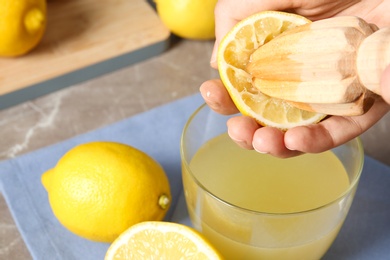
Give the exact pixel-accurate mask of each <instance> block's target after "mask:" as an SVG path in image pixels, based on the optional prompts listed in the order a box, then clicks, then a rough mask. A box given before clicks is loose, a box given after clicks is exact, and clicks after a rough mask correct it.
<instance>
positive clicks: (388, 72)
mask: <svg viewBox="0 0 390 260" xmlns="http://www.w3.org/2000/svg"><path fill="white" fill-rule="evenodd" d="M381 95H382V98H383V99H384V100H385V101H386V102H387V103H388V104H390V65H389V66H387V68H386V69H385V71H384V72H383V74H382V78H381Z"/></svg>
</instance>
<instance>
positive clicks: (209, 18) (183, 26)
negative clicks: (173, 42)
mask: <svg viewBox="0 0 390 260" xmlns="http://www.w3.org/2000/svg"><path fill="white" fill-rule="evenodd" d="M155 2H156V7H157V13H158V14H159V16H160V18H161V20H162V22H163V23H164V24H165V26H167V27H168V29H170V30H171V32H172V33H174V34H176V35H177V36H180V37H182V38H187V39H196V40H207V39H213V38H214V37H215V32H214V30H215V22H214V8H215V4H216V3H217V0H155Z"/></svg>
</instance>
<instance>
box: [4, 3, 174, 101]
mask: <svg viewBox="0 0 390 260" xmlns="http://www.w3.org/2000/svg"><path fill="white" fill-rule="evenodd" d="M169 35H170V32H169V30H168V29H167V28H166V27H165V26H164V25H163V24H162V22H161V21H160V19H159V17H158V15H157V14H156V12H155V10H154V9H153V8H152V6H151V5H150V4H149V3H148V2H147V1H146V0H104V1H96V0H48V26H47V30H46V32H45V35H44V37H43V39H42V41H41V43H40V44H39V45H38V47H37V48H35V49H34V50H33V51H32V52H30V53H28V54H27V55H25V56H22V57H18V58H0V108H3V107H6V106H9V105H12V104H13V103H17V102H21V101H24V100H27V99H28V98H34V97H36V96H39V95H41V94H45V93H48V92H50V91H53V90H56V89H58V88H60V87H64V86H66V85H69V84H72V83H76V82H80V81H81V80H85V79H88V78H91V77H93V76H97V75H99V74H102V73H105V72H108V71H110V70H111V71H112V70H113V69H117V68H120V67H121V66H122V67H123V66H126V65H128V64H131V63H133V62H135V61H139V60H142V59H143V58H147V57H149V56H151V55H155V54H158V53H160V52H162V51H163V50H165V49H166V47H167V46H168V44H167V41H168V39H169ZM132 54H133V55H132ZM121 57H122V59H120V58H121ZM123 57H124V58H125V59H127V60H123ZM105 61H111V63H107V64H105V66H100V65H101V64H102V63H104V62H105ZM88 68H90V69H89V70H88ZM73 72H81V74H84V75H85V76H82V75H80V73H79V74H72V73H73ZM55 79H60V80H57V81H55ZM34 86H35V87H36V88H35V90H28V91H27V88H30V87H34ZM24 90H26V91H24Z"/></svg>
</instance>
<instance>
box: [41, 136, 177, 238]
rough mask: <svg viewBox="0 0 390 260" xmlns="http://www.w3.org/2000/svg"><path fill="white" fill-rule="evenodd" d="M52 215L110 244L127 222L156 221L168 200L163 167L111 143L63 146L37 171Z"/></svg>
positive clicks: (82, 234) (137, 152)
mask: <svg viewBox="0 0 390 260" xmlns="http://www.w3.org/2000/svg"><path fill="white" fill-rule="evenodd" d="M42 183H43V185H44V187H45V188H46V190H47V192H48V197H49V202H50V205H51V208H52V210H53V213H54V215H55V216H56V217H57V218H58V220H59V221H60V222H61V224H62V225H64V226H65V227H66V228H68V229H69V230H70V231H72V232H73V233H75V234H77V235H79V236H81V237H84V238H87V239H90V240H94V241H100V242H112V241H114V240H115V239H116V238H117V237H118V236H119V235H120V234H121V233H122V232H123V231H125V230H126V229H127V228H129V227H130V226H132V225H134V224H136V223H139V222H143V221H151V220H154V221H156V220H162V219H163V218H164V216H165V214H166V212H167V210H168V208H169V205H170V201H171V194H170V187H169V182H168V178H167V176H166V175H165V172H164V170H163V168H162V167H161V166H160V165H159V164H158V163H157V162H156V161H155V160H154V159H152V158H151V157H150V156H148V155H147V154H145V153H144V152H142V151H140V150H138V149H136V148H134V147H131V146H128V145H125V144H121V143H115V142H90V143H85V144H80V145H78V146H76V147H74V148H72V149H71V150H69V151H68V152H67V153H66V154H65V155H63V156H62V158H61V159H60V160H59V161H58V163H57V165H56V166H55V167H54V168H52V169H50V170H48V171H47V172H45V173H44V174H43V175H42Z"/></svg>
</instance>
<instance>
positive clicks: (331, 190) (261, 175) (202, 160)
mask: <svg viewBox="0 0 390 260" xmlns="http://www.w3.org/2000/svg"><path fill="white" fill-rule="evenodd" d="M190 168H191V169H192V172H193V174H194V175H195V176H196V178H197V179H198V180H199V181H200V182H201V183H202V184H203V185H204V187H205V188H206V189H207V190H209V191H210V192H211V193H212V194H214V195H216V196H217V197H219V198H221V199H222V200H224V201H226V202H229V203H231V204H233V205H236V206H239V207H242V208H246V209H251V210H256V211H260V212H267V213H289V212H297V211H306V210H309V209H313V208H317V207H320V206H322V205H325V204H327V203H329V202H331V201H332V200H335V199H336V198H337V197H339V196H340V195H341V194H342V193H343V192H345V191H346V190H347V189H348V186H349V179H348V175H347V173H346V171H345V169H344V167H343V165H342V164H341V162H340V161H339V159H338V158H337V157H336V156H335V155H334V154H333V153H332V152H330V151H327V152H324V153H321V154H304V155H301V156H297V157H293V158H288V159H279V158H276V157H274V156H271V155H267V154H259V153H257V152H255V151H249V150H244V149H241V148H239V147H238V146H237V145H236V144H235V143H234V142H233V141H231V140H230V138H229V137H228V135H227V134H223V135H221V136H218V137H216V138H215V139H212V140H211V141H209V142H208V143H206V144H205V145H204V146H203V147H201V148H200V149H199V150H198V152H197V153H196V154H195V156H194V157H193V158H192V160H191V163H190Z"/></svg>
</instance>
